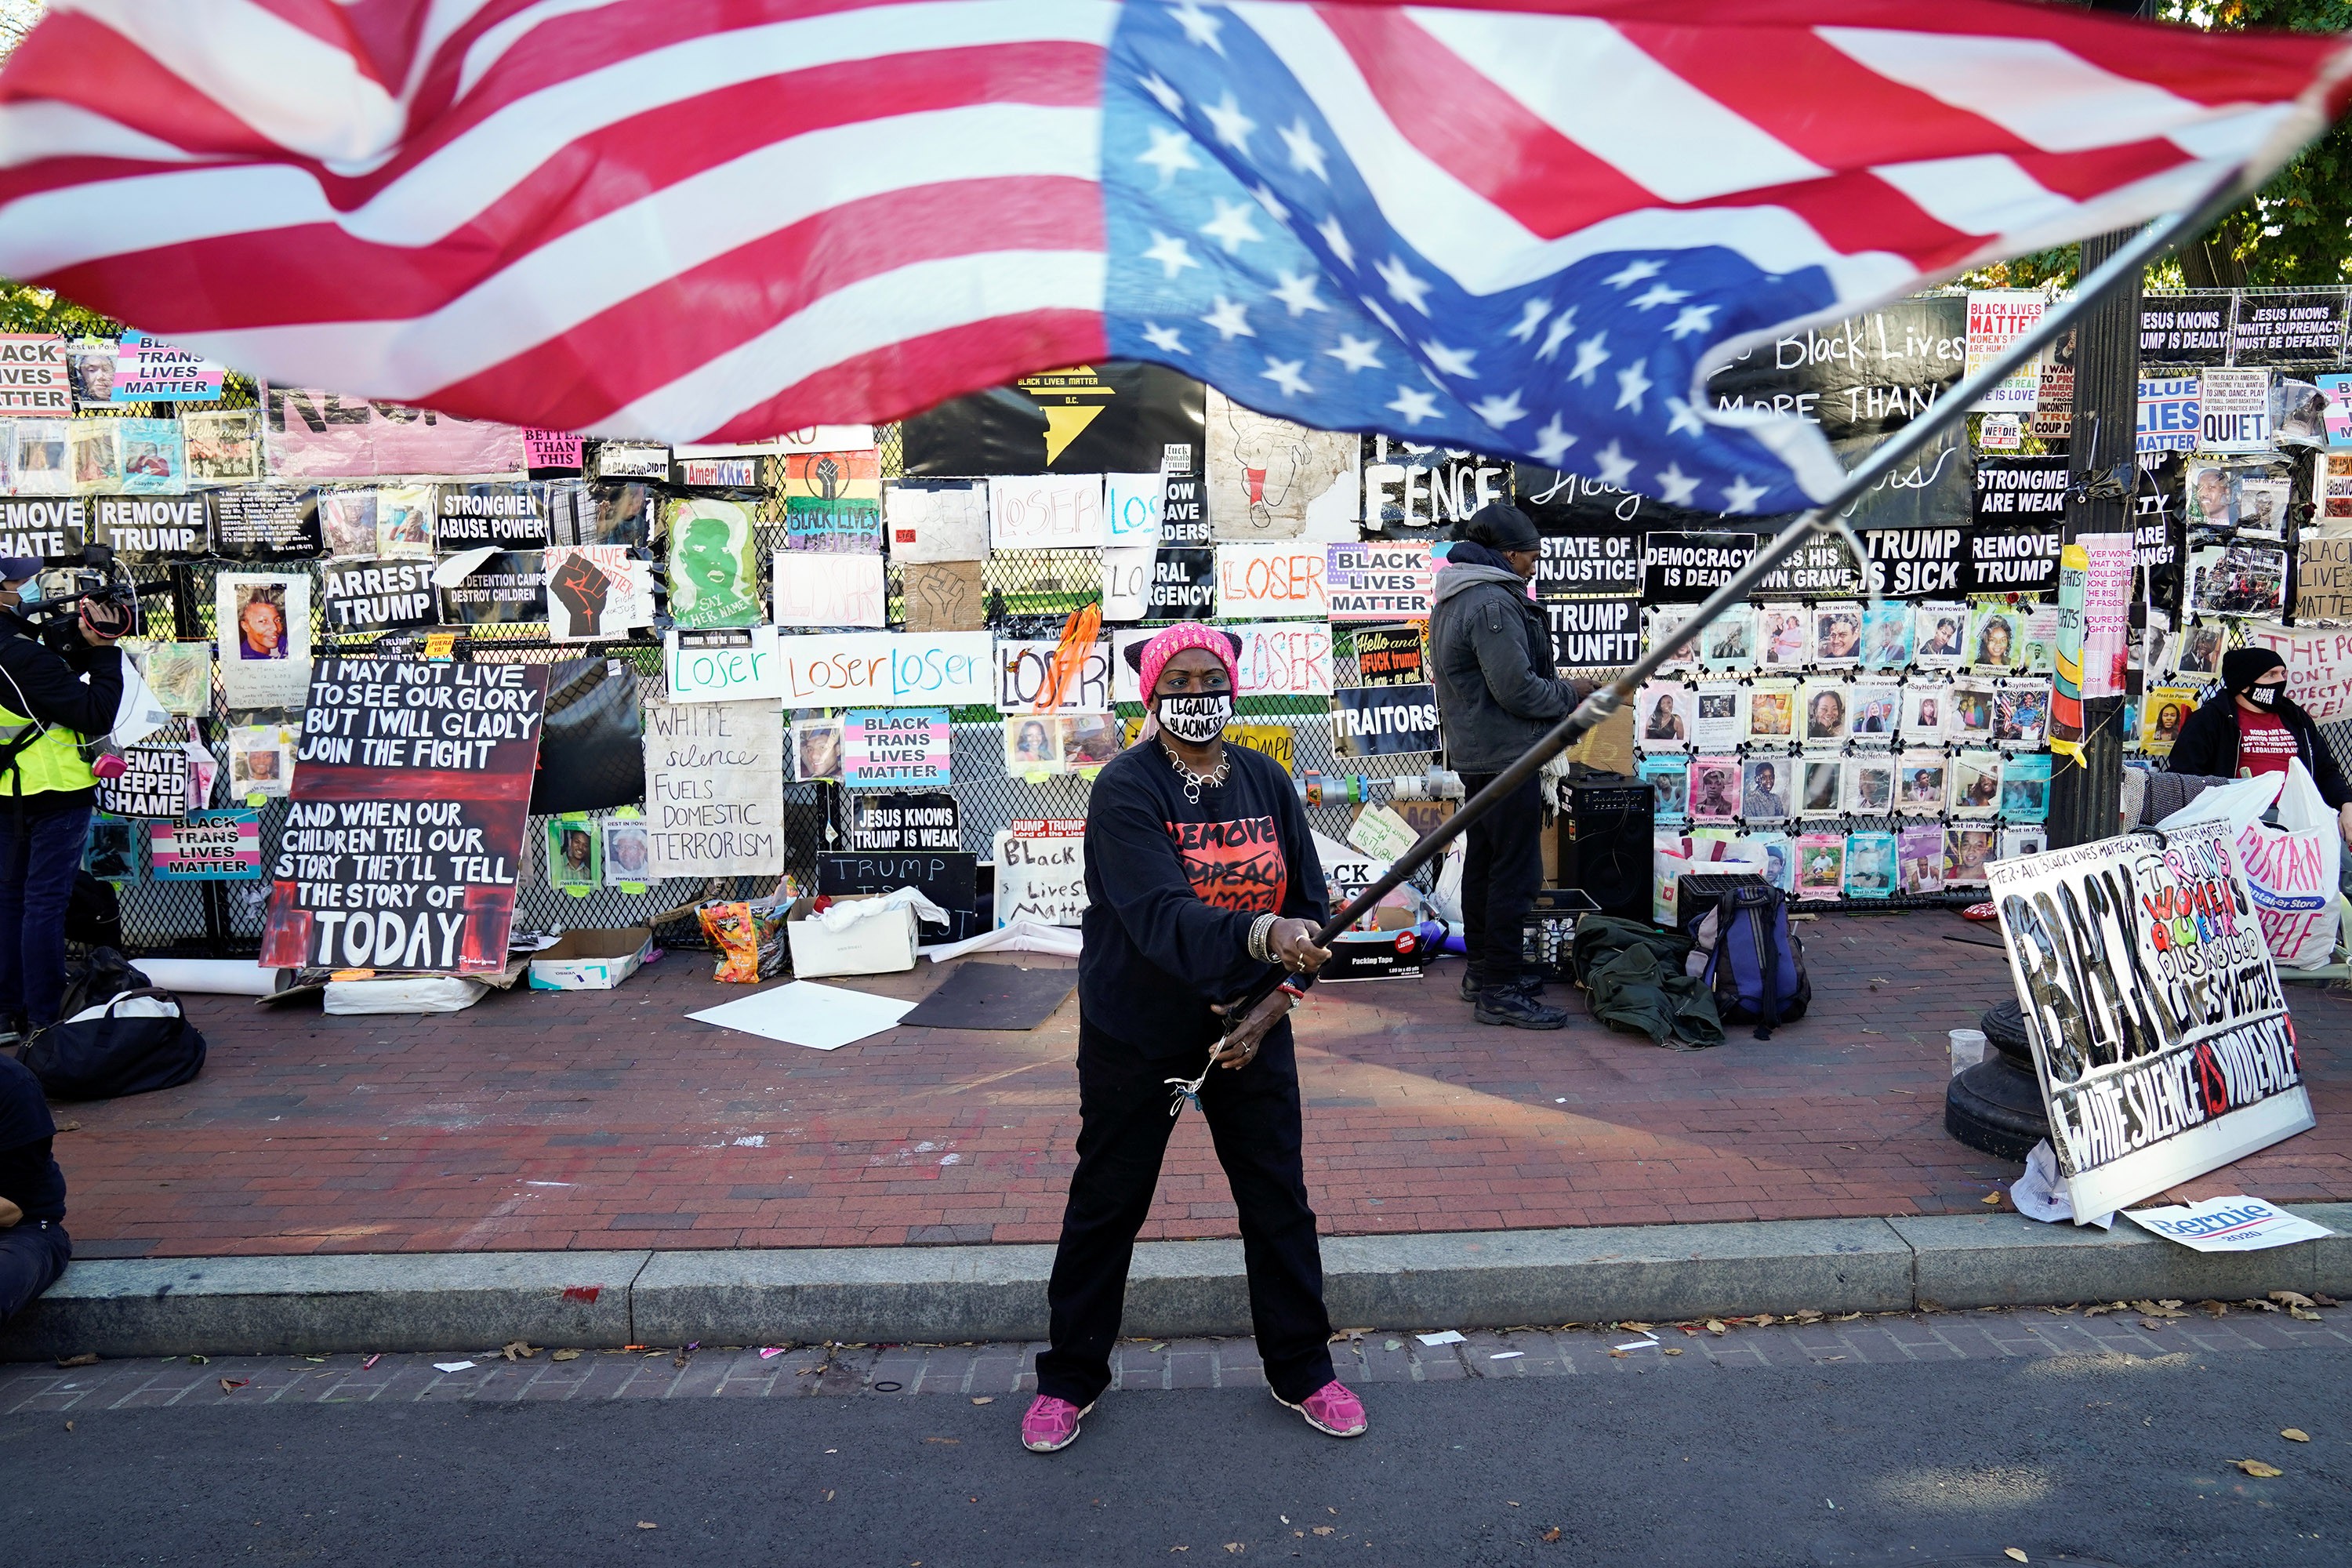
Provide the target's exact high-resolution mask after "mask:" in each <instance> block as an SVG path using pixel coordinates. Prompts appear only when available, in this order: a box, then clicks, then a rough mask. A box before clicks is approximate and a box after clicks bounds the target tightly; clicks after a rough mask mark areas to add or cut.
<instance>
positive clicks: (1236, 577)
mask: <svg viewBox="0 0 2352 1568" xmlns="http://www.w3.org/2000/svg"><path fill="white" fill-rule="evenodd" d="M1325 548H1326V547H1325V546H1323V545H1320V544H1308V543H1299V544H1284V543H1277V542H1265V543H1250V544H1220V545H1218V546H1217V547H1216V550H1217V614H1218V616H1221V617H1223V618H1224V619H1228V620H1244V619H1248V618H1250V617H1253V616H1255V617H1258V618H1268V617H1273V616H1316V617H1318V618H1321V619H1328V617H1329V615H1330V609H1331V595H1330V593H1329V591H1328V587H1327V585H1326V583H1325V580H1324V573H1325V571H1326V570H1327V557H1326V555H1325Z"/></svg>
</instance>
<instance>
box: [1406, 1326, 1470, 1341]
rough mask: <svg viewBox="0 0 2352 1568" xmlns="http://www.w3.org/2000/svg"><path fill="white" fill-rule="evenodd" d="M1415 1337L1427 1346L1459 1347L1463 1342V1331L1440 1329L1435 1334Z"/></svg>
mask: <svg viewBox="0 0 2352 1568" xmlns="http://www.w3.org/2000/svg"><path fill="white" fill-rule="evenodd" d="M1413 1337H1414V1338H1415V1339H1417V1340H1419V1341H1420V1342H1422V1343H1423V1344H1425V1345H1458V1344H1460V1343H1461V1342H1462V1331H1461V1330H1459V1329H1440V1330H1438V1331H1437V1332H1435V1333H1433V1334H1416V1335H1414V1336H1413Z"/></svg>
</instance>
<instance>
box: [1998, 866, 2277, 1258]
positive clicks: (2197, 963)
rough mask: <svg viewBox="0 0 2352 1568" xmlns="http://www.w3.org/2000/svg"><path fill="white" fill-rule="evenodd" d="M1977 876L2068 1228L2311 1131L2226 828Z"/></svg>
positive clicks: (2273, 981)
mask: <svg viewBox="0 0 2352 1568" xmlns="http://www.w3.org/2000/svg"><path fill="white" fill-rule="evenodd" d="M1988 874H1989V876H1990V879H1991V883H1992V897H1993V902H1994V904H1995V905H1996V906H1997V907H1998V908H1999V910H2000V929H2001V935H2002V936H2003V937H2004V938H2005V939H2007V942H2008V945H2009V964H2010V972H2011V975H2012V977H2013V978H2014V979H2015V981H2016V983H2017V995H2018V1000H2019V1002H2020V1003H2021V1005H2022V1006H2023V1007H2024V1009H2025V1025H2026V1033H2027V1035H2028V1036H2029V1037H2030V1038H2031V1039H2032V1045H2033V1060H2034V1067H2035V1070H2036V1071H2037V1073H2038V1074H2039V1075H2040V1077H2041V1079H2042V1099H2043V1101H2044V1103H2045V1104H2046V1105H2047V1106H2048V1107H2049V1110H2050V1134H2051V1137H2050V1142H2051V1144H2052V1146H2053V1149H2054V1150H2055V1151H2056V1152H2057V1156H2058V1169H2059V1171H2060V1173H2063V1175H2064V1176H2065V1178H2066V1192H2067V1196H2068V1197H2069V1198H2070V1199H2071V1200H2072V1201H2073V1203H2074V1213H2075V1215H2077V1216H2078V1219H2077V1223H2078V1224H2079V1223H2084V1216H2089V1215H2104V1214H2109V1213H2112V1212H2114V1211H2115V1210H2116V1209H2120V1208H2123V1207H2124V1206H2126V1205H2129V1204H2133V1203H2137V1201H2139V1200H2140V1199H2141V1198H2144V1197H2147V1196H2148V1195H2149V1194H2154V1193H2160V1192H2162V1191H2164V1190H2165V1189H2166V1188H2168V1187H2171V1186H2174V1185H2177V1184H2179V1183H2181V1182H2185V1181H2189V1180H2190V1179H2191V1178H2193V1177H2196V1176H2199V1175H2201V1174H2203V1173H2205V1172H2207V1171H2211V1170H2216V1169H2218V1168H2220V1167H2221V1166H2223V1165H2226V1164H2229V1163H2231V1161H2233V1160H2237V1159H2241V1158H2242V1157H2243V1156H2245V1155H2247V1154H2251V1153H2252V1152H2254V1151H2255V1150H2257V1149H2262V1148H2266V1147H2268V1146H2269V1145H2271V1144H2273V1143H2275V1142H2278V1141H2279V1140H2280V1139H2282V1138H2288V1137H2292V1136H2293V1135H2294V1134H2295V1133H2297V1132H2300V1131H2304V1130H2305V1128H2307V1127H2309V1126H2311V1125H2312V1114H2311V1098H2310V1096H2309V1094H2308V1093H2306V1092H2305V1089H2304V1085H2303V1074H2302V1069H2301V1064H2300V1062H2299V1061H2298V1059H2297V1058H2296V1054H2295V1043H2294V1026H2293V1025H2292V1024H2291V1023H2290V1022H2289V1021H2288V1019H2287V1008H2286V997H2285V994H2284V992H2283V991H2281V989H2280V987H2279V978H2278V972H2277V970H2276V969H2274V968H2273V966H2272V963H2271V956H2270V951H2269V949H2268V948H2266V947H2265V946H2263V931H2262V924H2261V921H2259V920H2258V919H2257V918H2256V916H2255V912H2254V900H2253V897H2252V894H2251V893H2250V892H2249V891H2248V889H2247V887H2246V879H2245V877H2244V875H2243V873H2242V871H2241V870H2240V868H2239V867H2238V863H2237V858H2236V853H2235V851H2234V850H2233V848H2232V847H2231V842H2230V837H2229V829H2228V826H2227V825H2226V824H2223V823H2218V822H2204V823H2199V824H2198V825H2197V826H2193V827H2189V828H2184V829H2182V830H2180V831H2179V832H2176V833H2174V834H2172V835H2170V836H2169V837H2168V838H2161V839H2159V838H2158V837H2156V836H2154V835H2152V834H2145V833H2136V834H2126V836H2124V837H2120V838H2109V839H2105V840H2102V841H2101V842H2099V843H2096V844H2084V845H2082V846H2079V847H2075V848H2072V849H2056V850H2052V851H2050V852H2048V853H2046V854H2042V855H2028V856H2024V857H2021V858H2016V859H2011V860H1997V861H1995V862H1993V863H1992V865H1991V866H1990V868H1988Z"/></svg>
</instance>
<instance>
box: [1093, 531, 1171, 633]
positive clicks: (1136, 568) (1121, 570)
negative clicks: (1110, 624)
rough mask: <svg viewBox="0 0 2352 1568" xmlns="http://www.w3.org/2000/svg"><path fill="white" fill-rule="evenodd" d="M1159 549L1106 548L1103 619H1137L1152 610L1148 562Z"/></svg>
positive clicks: (1140, 618)
mask: <svg viewBox="0 0 2352 1568" xmlns="http://www.w3.org/2000/svg"><path fill="white" fill-rule="evenodd" d="M1159 553H1160V552H1158V551H1157V550H1154V549H1152V548H1150V546H1148V545H1147V546H1145V547H1144V548H1142V549H1139V550H1106V551H1104V552H1103V554H1102V618H1103V619H1104V620H1106V621H1139V620H1142V619H1144V618H1145V617H1146V616H1148V615H1149V614H1150V609H1151V564H1152V561H1153V559H1154V558H1155V557H1156V556H1157V555H1158V554H1159Z"/></svg>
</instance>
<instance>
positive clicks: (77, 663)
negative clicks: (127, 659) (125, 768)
mask: <svg viewBox="0 0 2352 1568" xmlns="http://www.w3.org/2000/svg"><path fill="white" fill-rule="evenodd" d="M67 637H70V639H71V640H69V641H68V640H66V639H67ZM59 640H60V641H61V642H62V643H63V644H64V647H65V651H64V652H63V653H60V652H58V650H57V649H56V648H55V647H51V646H50V645H49V644H47V643H46V642H43V641H41V640H40V639H38V638H37V637H35V636H34V635H33V628H32V627H31V626H30V625H29V624H27V623H26V621H25V619H24V618H23V617H22V616H16V615H14V614H7V613H0V708H5V709H6V710H8V711H9V712H11V713H16V714H21V715H22V716H24V717H26V718H28V719H31V720H34V721H37V722H39V723H42V724H62V725H64V726H65V727H66V728H67V729H68V730H71V731H75V732H76V733H77V734H78V735H80V736H83V737H89V736H96V735H103V734H105V733H106V732H107V731H110V730H111V729H113V728H114V715H115V712H116V710H118V709H120V708H121V706H122V650H121V648H117V647H90V646H89V644H88V643H86V642H84V641H82V639H81V637H80V635H79V633H69V634H65V633H61V634H59ZM85 674H87V675H88V676H89V680H87V681H85V680H83V679H82V677H83V676H84V675H85ZM15 794H16V775H15V774H14V773H5V774H0V796H10V795H15ZM96 798H97V791H95V790H88V789H75V790H49V791H44V792H42V793H41V794H38V795H26V797H25V805H24V809H25V811H26V813H27V814H28V815H32V816H46V815H47V813H49V812H52V811H63V810H66V809H68V808H69V807H73V806H78V805H90V804H91V803H92V802H93V801H94V800H95V799H96ZM10 809H11V810H14V809H16V808H15V807H13V806H12V807H11V808H10Z"/></svg>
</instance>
